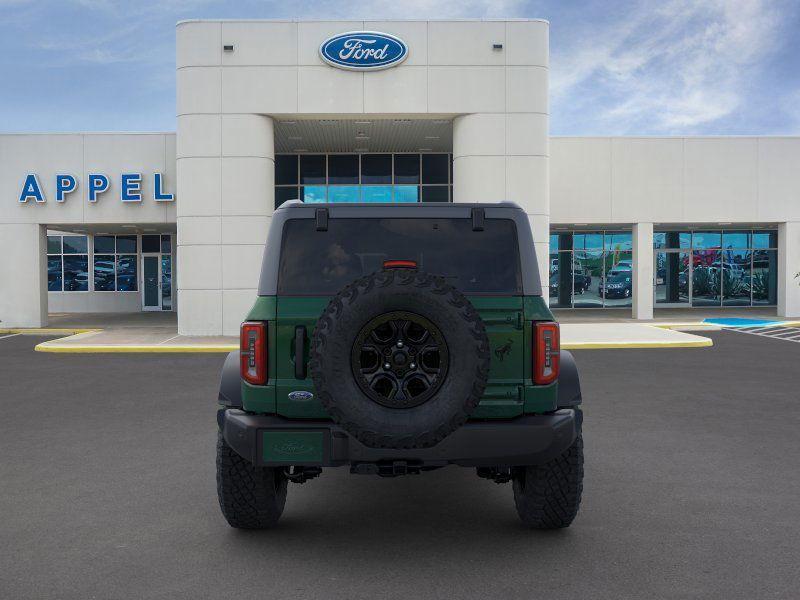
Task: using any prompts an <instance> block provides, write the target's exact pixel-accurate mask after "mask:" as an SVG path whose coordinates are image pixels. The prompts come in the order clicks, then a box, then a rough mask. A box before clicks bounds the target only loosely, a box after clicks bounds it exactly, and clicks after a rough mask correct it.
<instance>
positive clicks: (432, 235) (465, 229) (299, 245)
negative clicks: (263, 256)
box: [278, 219, 522, 295]
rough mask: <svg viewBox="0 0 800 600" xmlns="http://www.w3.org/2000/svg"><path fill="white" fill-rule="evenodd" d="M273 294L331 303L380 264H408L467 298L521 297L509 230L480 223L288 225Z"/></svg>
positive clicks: (498, 222) (503, 223)
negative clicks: (321, 228)
mask: <svg viewBox="0 0 800 600" xmlns="http://www.w3.org/2000/svg"><path fill="white" fill-rule="evenodd" d="M282 244H283V246H282V248H281V258H280V272H279V275H278V293H279V294H282V295H331V294H335V293H336V292H338V291H339V290H340V289H342V288H343V287H344V286H345V285H347V284H348V283H350V282H352V281H353V280H354V279H356V278H358V277H361V276H363V275H367V274H369V273H373V272H375V271H378V270H380V269H381V268H382V267H383V261H385V260H413V261H416V262H417V264H418V265H419V268H420V270H423V271H426V272H428V273H433V274H436V275H442V276H444V277H445V278H446V279H447V281H448V282H450V283H451V284H453V285H454V286H456V287H457V288H458V289H460V290H461V291H463V292H464V293H466V294H521V293H522V282H521V276H520V267H519V251H518V244H517V235H516V229H515V226H514V222H513V221H511V220H507V219H487V220H486V222H485V229H484V231H473V230H472V220H471V219H331V220H330V221H329V223H328V230H327V231H317V230H316V226H315V222H314V220H313V219H291V220H289V221H287V222H286V225H285V227H284V230H283V242H282Z"/></svg>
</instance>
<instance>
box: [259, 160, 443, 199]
mask: <svg viewBox="0 0 800 600" xmlns="http://www.w3.org/2000/svg"><path fill="white" fill-rule="evenodd" d="M452 162H453V161H452V155H451V154H442V153H430V154H414V153H402V154H390V153H381V154H299V155H298V154H278V155H276V156H275V207H276V208H277V207H278V206H280V205H281V204H283V203H284V202H287V201H289V200H302V201H303V202H310V203H315V202H372V203H385V202H452V200H453V166H452Z"/></svg>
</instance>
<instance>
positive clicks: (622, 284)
mask: <svg viewBox="0 0 800 600" xmlns="http://www.w3.org/2000/svg"><path fill="white" fill-rule="evenodd" d="M604 292H605V297H606V298H630V297H631V292H632V283H631V274H630V272H627V273H624V272H621V273H616V274H614V275H609V276H608V278H607V279H606V281H605V284H604V283H603V282H602V281H601V282H600V295H601V296H602V295H603V293H604Z"/></svg>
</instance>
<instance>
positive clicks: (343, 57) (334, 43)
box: [319, 31, 408, 71]
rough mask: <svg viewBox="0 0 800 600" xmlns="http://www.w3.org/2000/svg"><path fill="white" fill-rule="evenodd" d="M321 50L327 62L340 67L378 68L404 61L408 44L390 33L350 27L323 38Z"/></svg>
mask: <svg viewBox="0 0 800 600" xmlns="http://www.w3.org/2000/svg"><path fill="white" fill-rule="evenodd" d="M319 54H320V56H322V60H324V61H325V62H326V63H328V64H329V65H332V66H334V67H338V68H340V69H351V70H353V71H377V70H378V69H386V68H388V67H394V66H396V65H399V64H400V63H401V62H403V61H404V60H405V59H406V56H407V55H408V46H406V43H405V42H404V41H403V40H401V39H400V38H398V37H395V36H393V35H390V34H388V33H379V32H377V31H349V32H347V33H340V34H339V35H335V36H333V37H332V38H328V39H327V40H325V41H324V42H322V45H321V46H320V47H319Z"/></svg>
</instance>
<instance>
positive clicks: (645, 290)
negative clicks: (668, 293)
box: [632, 223, 653, 319]
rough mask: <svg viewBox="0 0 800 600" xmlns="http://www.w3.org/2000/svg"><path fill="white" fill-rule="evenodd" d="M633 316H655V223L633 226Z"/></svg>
mask: <svg viewBox="0 0 800 600" xmlns="http://www.w3.org/2000/svg"><path fill="white" fill-rule="evenodd" d="M632 238H633V282H632V283H633V315H632V316H633V318H634V319H652V318H653V224H652V223H636V224H634V226H633V235H632Z"/></svg>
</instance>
